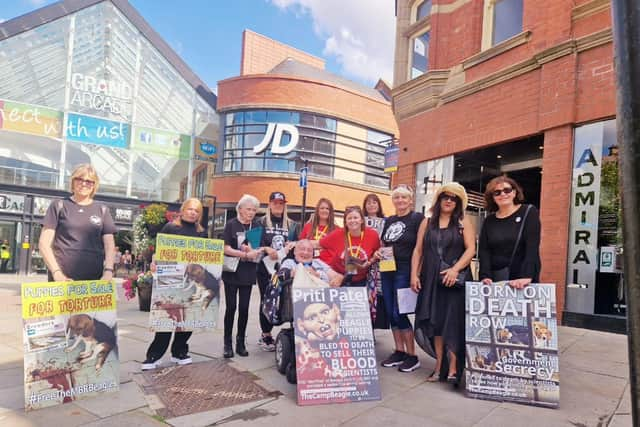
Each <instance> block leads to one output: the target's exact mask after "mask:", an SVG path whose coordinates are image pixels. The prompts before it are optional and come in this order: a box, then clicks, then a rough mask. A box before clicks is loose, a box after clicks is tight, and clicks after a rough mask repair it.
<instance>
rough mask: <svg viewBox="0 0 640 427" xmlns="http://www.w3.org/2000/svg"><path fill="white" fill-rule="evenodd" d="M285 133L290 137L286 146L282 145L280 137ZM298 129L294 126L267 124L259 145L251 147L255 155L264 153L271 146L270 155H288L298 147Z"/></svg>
mask: <svg viewBox="0 0 640 427" xmlns="http://www.w3.org/2000/svg"><path fill="white" fill-rule="evenodd" d="M285 133H288V134H289V136H290V139H289V142H288V143H287V144H286V145H283V144H282V137H283V135H284V134H285ZM299 138H300V136H299V135H298V128H297V127H295V126H294V125H291V124H287V123H269V124H268V125H267V133H265V134H264V138H262V141H261V142H260V144H258V145H256V146H255V147H253V152H254V153H255V154H260V153H262V152H264V151H265V150H266V149H267V148H268V147H269V144H271V153H272V154H289V153H290V152H292V151H293V150H294V149H295V148H296V146H297V145H298V139H299Z"/></svg>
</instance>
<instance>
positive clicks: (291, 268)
mask: <svg viewBox="0 0 640 427" xmlns="http://www.w3.org/2000/svg"><path fill="white" fill-rule="evenodd" d="M298 264H302V265H304V266H305V267H306V269H307V271H308V272H309V274H311V275H312V276H314V277H317V278H319V279H320V280H322V281H323V282H326V283H328V284H329V286H332V287H338V286H340V284H341V283H342V281H343V278H344V277H343V275H342V274H340V273H338V272H336V271H334V270H333V269H332V268H331V267H329V265H327V264H326V263H325V262H323V261H321V260H320V259H318V258H313V243H311V241H310V240H307V239H303V240H300V241H298V242H296V245H295V247H294V249H293V258H286V259H285V260H284V261H282V264H281V265H280V269H279V270H278V273H277V274H278V275H279V276H280V277H281V278H282V279H283V280H287V279H289V278H293V277H294V276H295V271H296V266H297V265H298Z"/></svg>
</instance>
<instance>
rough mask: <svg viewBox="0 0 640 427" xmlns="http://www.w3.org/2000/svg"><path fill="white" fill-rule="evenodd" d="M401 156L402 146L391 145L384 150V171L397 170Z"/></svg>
mask: <svg viewBox="0 0 640 427" xmlns="http://www.w3.org/2000/svg"><path fill="white" fill-rule="evenodd" d="M399 157H400V147H398V146H397V145H391V146H389V147H387V148H386V149H385V150H384V171H385V173H389V172H396V171H397V170H398V159H399Z"/></svg>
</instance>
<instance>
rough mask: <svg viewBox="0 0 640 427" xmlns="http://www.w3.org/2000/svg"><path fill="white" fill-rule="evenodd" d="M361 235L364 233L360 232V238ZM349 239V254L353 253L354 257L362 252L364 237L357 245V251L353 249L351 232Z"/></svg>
mask: <svg viewBox="0 0 640 427" xmlns="http://www.w3.org/2000/svg"><path fill="white" fill-rule="evenodd" d="M361 235H362V233H360V235H359V236H358V238H360V237H361ZM347 240H348V241H349V255H351V256H352V257H353V258H356V257H357V255H358V254H359V253H360V246H361V245H362V239H360V242H359V243H358V246H357V247H356V250H355V252H354V251H353V245H352V243H351V233H347Z"/></svg>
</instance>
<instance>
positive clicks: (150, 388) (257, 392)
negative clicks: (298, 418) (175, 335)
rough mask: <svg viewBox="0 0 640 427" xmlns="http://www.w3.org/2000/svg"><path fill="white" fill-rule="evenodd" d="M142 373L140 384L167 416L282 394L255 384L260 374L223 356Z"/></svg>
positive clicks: (163, 414) (160, 412) (158, 408)
mask: <svg viewBox="0 0 640 427" xmlns="http://www.w3.org/2000/svg"><path fill="white" fill-rule="evenodd" d="M141 376H142V378H141V379H142V381H139V382H140V383H141V384H140V386H141V387H142V388H143V389H144V392H145V394H147V395H155V397H157V399H159V400H160V402H161V403H162V404H161V405H154V406H157V407H156V408H154V409H156V412H157V413H158V415H161V416H163V417H165V418H174V417H179V416H182V415H188V414H193V413H195V412H204V411H211V410H214V409H219V408H224V407H227V406H233V405H238V404H241V403H247V402H251V401H255V400H261V399H264V398H267V397H271V396H274V395H280V393H279V392H275V393H274V392H270V391H268V390H266V389H264V388H263V387H261V386H259V385H258V384H256V383H255V381H256V380H258V379H259V378H258V377H256V376H255V375H253V374H252V373H251V372H240V371H238V370H237V369H235V368H232V367H231V366H230V365H229V364H228V363H227V362H224V361H221V360H211V361H207V362H199V363H194V364H191V365H186V366H171V367H167V368H162V369H158V370H154V371H148V372H143V373H142V374H141Z"/></svg>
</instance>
